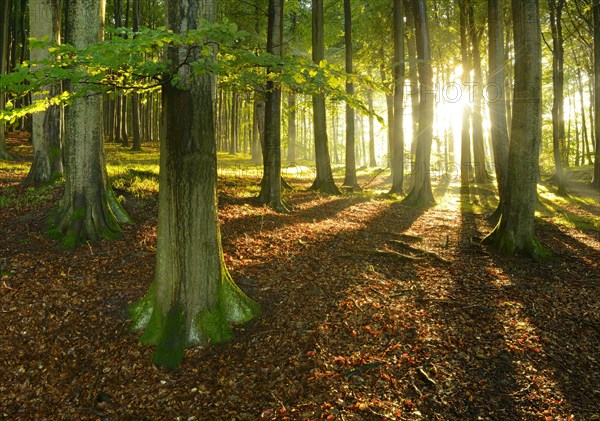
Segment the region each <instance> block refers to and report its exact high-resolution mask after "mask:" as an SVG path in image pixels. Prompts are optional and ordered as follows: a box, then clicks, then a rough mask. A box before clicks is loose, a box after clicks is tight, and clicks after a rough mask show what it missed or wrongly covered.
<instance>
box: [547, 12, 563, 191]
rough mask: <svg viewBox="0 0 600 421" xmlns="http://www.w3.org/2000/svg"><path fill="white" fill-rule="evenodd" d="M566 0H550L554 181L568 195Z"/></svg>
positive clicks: (559, 189)
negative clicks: (565, 163) (565, 157)
mask: <svg viewBox="0 0 600 421" xmlns="http://www.w3.org/2000/svg"><path fill="white" fill-rule="evenodd" d="M564 6H565V1H564V0H548V8H549V9H550V28H551V32H552V91H553V92H552V93H553V98H552V150H553V156H554V168H555V171H554V176H553V178H554V181H555V182H556V184H557V185H558V191H557V194H558V195H559V196H566V195H567V187H566V180H565V174H564V170H563V157H562V149H564V146H565V145H564V144H565V110H564V102H565V96H564V85H565V75H564V56H565V52H564V46H563V44H564V37H563V30H562V11H563V8H564Z"/></svg>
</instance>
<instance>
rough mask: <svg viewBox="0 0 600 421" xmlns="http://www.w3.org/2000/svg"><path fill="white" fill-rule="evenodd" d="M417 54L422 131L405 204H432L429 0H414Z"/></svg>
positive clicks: (431, 86)
mask: <svg viewBox="0 0 600 421" xmlns="http://www.w3.org/2000/svg"><path fill="white" fill-rule="evenodd" d="M413 9H414V14H415V29H416V30H415V33H416V41H417V56H418V59H419V65H418V69H419V70H418V71H419V92H420V95H419V131H418V134H417V137H416V141H417V151H416V158H415V168H413V181H412V189H411V190H410V192H409V193H408V196H406V198H405V199H404V201H405V202H406V203H410V204H415V205H417V206H429V205H431V204H433V203H435V199H434V197H433V191H432V190H431V172H430V167H431V165H430V161H431V143H432V141H433V106H434V102H435V98H433V96H432V94H431V93H432V92H434V89H433V70H432V68H431V47H430V40H429V25H428V22H427V5H426V0H413Z"/></svg>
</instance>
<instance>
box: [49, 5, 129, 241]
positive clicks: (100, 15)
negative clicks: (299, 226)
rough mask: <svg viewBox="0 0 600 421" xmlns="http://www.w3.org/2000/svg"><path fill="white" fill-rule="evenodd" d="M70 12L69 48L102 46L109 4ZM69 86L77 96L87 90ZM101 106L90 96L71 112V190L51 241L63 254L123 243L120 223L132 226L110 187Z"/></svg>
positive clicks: (67, 156) (67, 144) (67, 158)
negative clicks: (94, 244) (105, 242)
mask: <svg viewBox="0 0 600 421" xmlns="http://www.w3.org/2000/svg"><path fill="white" fill-rule="evenodd" d="M68 7H69V13H68V14H67V22H68V24H67V27H68V32H67V34H66V40H67V42H68V43H70V44H71V45H74V46H75V47H77V48H85V47H87V46H89V45H92V44H94V43H97V42H98V41H99V40H100V39H101V37H102V29H103V24H104V1H102V0H69V1H68ZM67 85H68V86H67V89H69V90H72V91H77V90H80V89H82V87H81V86H78V85H70V84H67ZM101 101H102V97H101V95H98V94H95V93H87V94H86V96H84V97H81V98H77V99H76V100H75V101H74V102H73V103H72V104H71V105H70V106H69V107H67V108H66V110H65V139H64V140H65V141H64V175H65V189H64V193H63V197H62V200H61V203H60V204H59V206H58V209H57V210H56V212H55V214H54V215H53V216H52V218H51V220H50V229H49V231H48V235H49V236H50V237H51V238H56V239H61V240H62V247H63V248H73V247H75V246H77V245H78V244H81V243H82V242H84V241H87V240H92V241H96V240H100V239H103V238H104V239H115V238H119V237H120V236H121V230H120V227H119V224H118V222H130V219H129V217H128V216H127V214H126V213H125V211H124V210H123V209H122V208H121V206H120V204H119V203H118V202H117V200H116V197H115V195H114V193H113V192H112V190H111V189H110V187H109V186H108V181H107V175H106V165H105V161H104V144H103V142H102V138H101V132H102V118H101V116H102V103H101Z"/></svg>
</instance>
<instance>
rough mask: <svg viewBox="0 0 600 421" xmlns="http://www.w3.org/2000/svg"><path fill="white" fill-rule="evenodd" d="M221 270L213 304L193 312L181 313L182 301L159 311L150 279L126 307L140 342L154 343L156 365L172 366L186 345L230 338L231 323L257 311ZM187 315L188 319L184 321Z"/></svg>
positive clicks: (179, 360)
mask: <svg viewBox="0 0 600 421" xmlns="http://www.w3.org/2000/svg"><path fill="white" fill-rule="evenodd" d="M222 272H223V278H222V279H221V281H220V285H219V288H218V291H219V292H218V296H217V299H216V301H215V304H214V306H213V307H212V308H208V309H203V310H200V311H198V313H197V314H195V315H193V314H192V315H190V314H185V312H184V310H183V308H184V305H183V303H179V302H178V303H175V304H174V305H173V306H172V307H171V308H170V309H169V310H168V311H167V313H166V314H163V313H162V312H161V311H159V309H158V307H157V306H156V304H155V303H156V297H155V291H156V288H155V285H154V283H153V284H152V285H151V286H150V289H149V290H148V292H147V293H146V295H145V296H144V297H143V298H142V299H141V300H139V301H138V302H136V303H134V304H132V305H131V306H130V307H129V313H130V317H131V320H132V329H133V330H140V329H143V330H144V332H143V333H142V335H141V337H140V342H141V343H143V344H150V345H155V346H156V349H155V351H154V355H153V360H154V363H155V364H156V365H157V366H159V367H163V368H166V369H171V370H173V369H176V368H177V367H178V366H179V365H180V364H181V361H182V360H183V355H184V352H185V349H186V348H190V347H193V346H203V345H208V344H209V343H223V342H227V341H230V340H231V339H232V338H233V331H232V329H231V325H240V324H244V323H247V322H249V321H251V320H252V319H254V318H256V317H257V316H258V315H259V314H260V308H259V306H258V304H256V303H255V302H254V301H253V300H251V299H250V298H248V296H246V295H245V294H244V293H243V292H242V291H241V290H240V289H239V288H238V286H237V285H236V284H235V283H234V282H233V280H232V279H231V276H230V275H229V273H228V272H227V270H226V269H225V267H223V270H222ZM180 298H181V299H182V300H185V297H180ZM188 317H191V318H192V319H191V320H189V321H188V320H187V318H188Z"/></svg>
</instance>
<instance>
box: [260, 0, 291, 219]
mask: <svg viewBox="0 0 600 421" xmlns="http://www.w3.org/2000/svg"><path fill="white" fill-rule="evenodd" d="M267 52H269V53H270V54H273V55H274V56H276V57H282V53H283V0H269V20H268V29H267ZM274 71H276V70H275V69H269V73H271V72H274ZM266 95H267V100H266V103H265V147H264V154H263V162H264V171H263V180H262V183H261V189H260V194H259V195H258V199H259V201H260V202H261V203H263V204H266V205H269V206H270V207H272V208H273V209H275V210H276V211H277V212H289V209H288V208H287V207H286V206H285V204H284V203H283V201H282V200H281V84H280V83H275V82H273V80H272V79H270V80H268V82H267V88H266Z"/></svg>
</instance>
